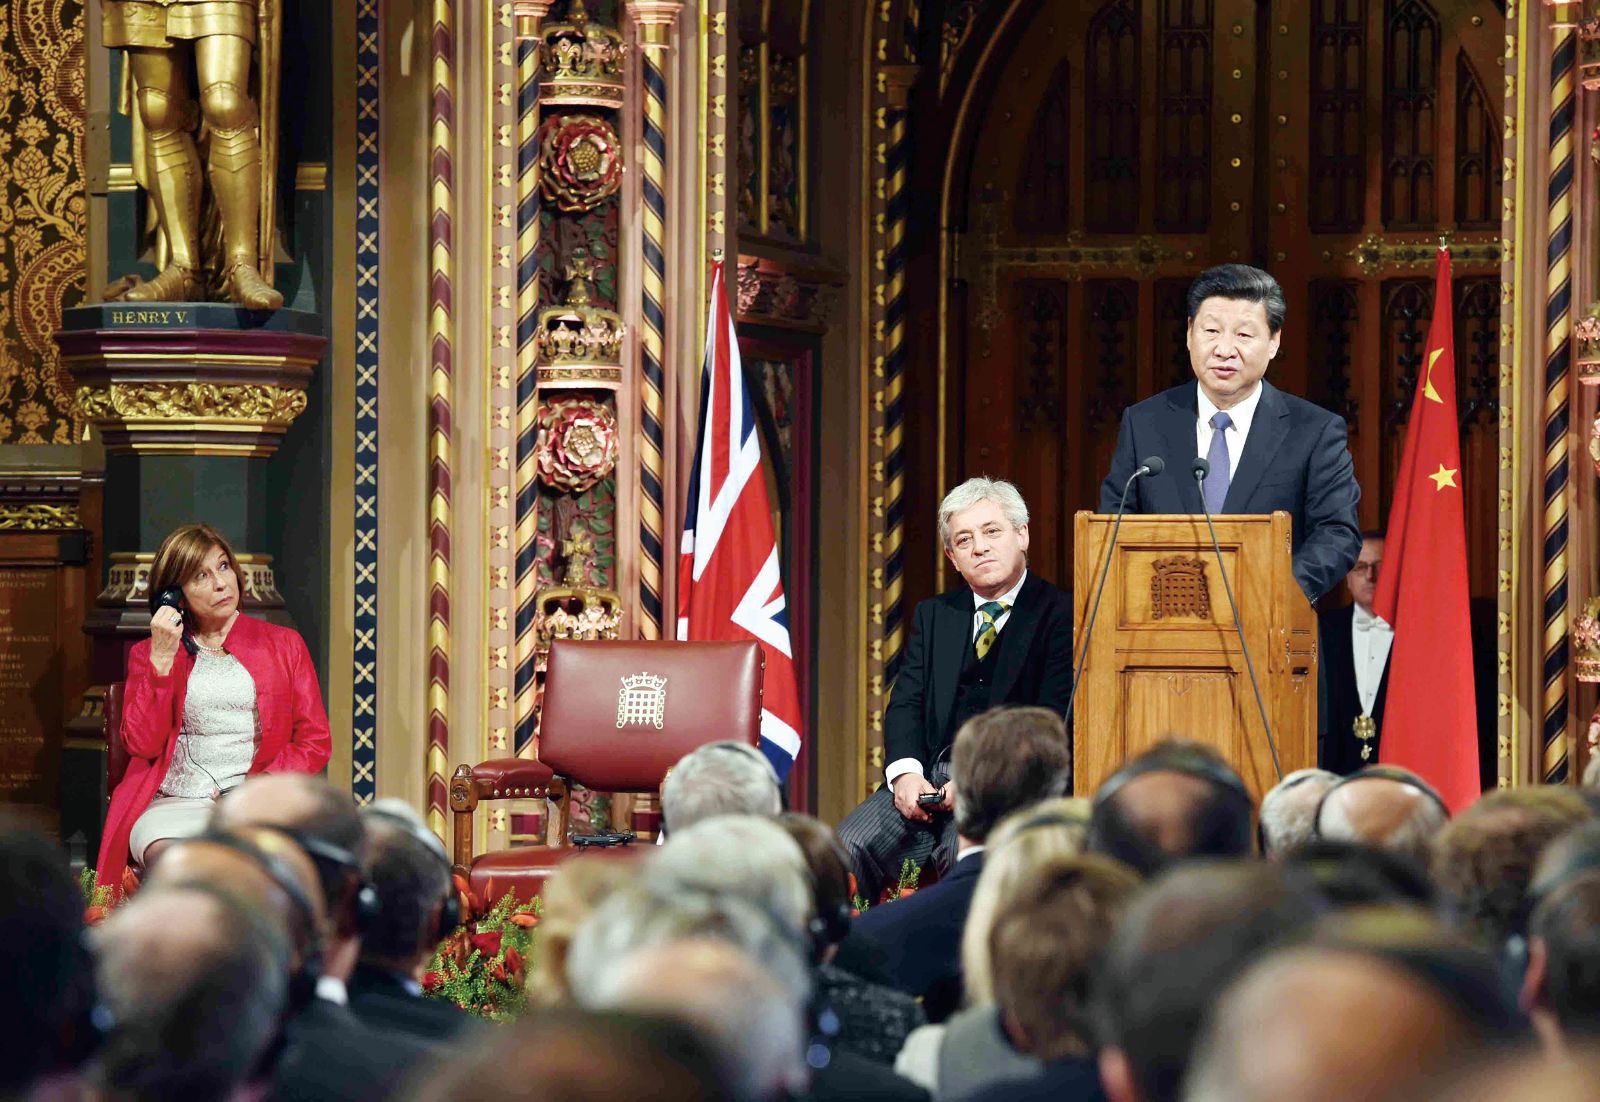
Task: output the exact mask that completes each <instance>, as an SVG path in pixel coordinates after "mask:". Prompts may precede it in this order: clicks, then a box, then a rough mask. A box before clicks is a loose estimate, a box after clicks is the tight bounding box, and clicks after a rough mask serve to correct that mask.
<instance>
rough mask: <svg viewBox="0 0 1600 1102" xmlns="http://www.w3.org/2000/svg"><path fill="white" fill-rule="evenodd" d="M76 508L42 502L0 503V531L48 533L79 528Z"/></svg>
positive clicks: (74, 506) (72, 505)
mask: <svg viewBox="0 0 1600 1102" xmlns="http://www.w3.org/2000/svg"><path fill="white" fill-rule="evenodd" d="M79 527H82V525H81V524H80V523H79V519H78V506H77V505H76V504H71V505H55V504H51V503H49V502H43V501H7V502H0V531H12V532H16V531H25V532H37V531H48V530H50V529H55V528H79Z"/></svg>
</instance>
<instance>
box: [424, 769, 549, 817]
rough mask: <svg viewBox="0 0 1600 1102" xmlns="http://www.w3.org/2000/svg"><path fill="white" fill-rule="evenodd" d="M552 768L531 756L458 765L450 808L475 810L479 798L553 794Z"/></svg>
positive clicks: (532, 797) (529, 797)
mask: <svg viewBox="0 0 1600 1102" xmlns="http://www.w3.org/2000/svg"><path fill="white" fill-rule="evenodd" d="M554 779H555V773H553V772H552V771H551V769H550V767H549V766H548V765H546V764H544V762H542V761H533V760H531V759H529V758H494V759H491V760H490V761H480V762H479V763H478V764H477V765H462V766H457V767H456V771H455V775H454V776H453V777H451V778H450V807H451V808H452V809H453V810H455V811H471V810H472V809H473V808H475V807H477V806H478V801H479V800H509V799H536V798H538V797H540V796H548V795H550V783H551V781H553V780H554Z"/></svg>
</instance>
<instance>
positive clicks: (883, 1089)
mask: <svg viewBox="0 0 1600 1102" xmlns="http://www.w3.org/2000/svg"><path fill="white" fill-rule="evenodd" d="M641 1097H643V1095H641ZM800 1097H801V1100H802V1102H928V1092H927V1091H925V1090H923V1089H922V1088H921V1087H919V1086H917V1085H916V1084H915V1083H913V1082H912V1081H911V1080H909V1079H906V1078H904V1077H902V1076H900V1075H896V1074H895V1072H894V1070H893V1069H892V1068H886V1067H884V1066H883V1065H882V1064H875V1063H873V1062H872V1061H871V1060H868V1059H867V1058H866V1057H864V1056H859V1055H857V1054H856V1053H854V1052H841V1051H840V1050H838V1049H837V1048H836V1049H834V1051H833V1056H832V1058H831V1059H830V1060H829V1061H828V1066H827V1067H825V1068H823V1069H822V1070H821V1071H819V1072H817V1073H816V1074H814V1075H813V1076H812V1077H811V1089H810V1090H809V1091H807V1092H806V1093H805V1094H802V1095H801V1096H800Z"/></svg>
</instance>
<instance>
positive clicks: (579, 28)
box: [539, 0, 628, 109]
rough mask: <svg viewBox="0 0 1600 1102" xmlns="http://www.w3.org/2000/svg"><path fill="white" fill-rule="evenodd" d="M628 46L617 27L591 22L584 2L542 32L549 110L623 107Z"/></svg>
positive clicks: (542, 93)
mask: <svg viewBox="0 0 1600 1102" xmlns="http://www.w3.org/2000/svg"><path fill="white" fill-rule="evenodd" d="M627 52H628V48H627V45H626V44H625V43H624V42H623V40H622V35H621V34H619V33H618V32H617V30H616V28H614V27H608V26H605V25H604V24H601V23H593V22H590V20H589V12H588V10H587V9H586V8H585V7H584V3H583V0H572V4H571V6H570V7H569V8H568V9H567V17H566V19H564V20H562V21H561V22H559V23H549V24H547V25H545V27H544V28H542V29H541V30H540V32H539V102H540V103H541V104H542V105H544V106H547V107H605V108H613V109H615V108H619V107H621V106H622V104H623V99H624V97H623V80H622V64H623V59H624V57H626V55H627Z"/></svg>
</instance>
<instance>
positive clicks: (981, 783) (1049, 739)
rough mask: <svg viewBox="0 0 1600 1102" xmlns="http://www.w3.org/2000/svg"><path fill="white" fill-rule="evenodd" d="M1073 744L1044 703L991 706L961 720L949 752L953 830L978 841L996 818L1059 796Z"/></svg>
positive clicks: (1070, 758)
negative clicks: (1006, 706) (953, 799)
mask: <svg viewBox="0 0 1600 1102" xmlns="http://www.w3.org/2000/svg"><path fill="white" fill-rule="evenodd" d="M1071 768H1072V748H1071V745H1070V743H1069V742H1068V740H1067V728H1066V725H1065V724H1064V723H1062V721H1061V717H1060V716H1059V715H1057V714H1056V713H1055V712H1054V711H1052V710H1051V709H1049V708H991V709H989V710H988V711H987V712H984V713H983V714H982V715H977V716H974V717H972V718H971V719H969V720H967V722H965V723H963V724H962V725H961V729H960V730H959V731H957V732H956V740H955V746H954V748H953V749H952V750H951V752H950V779H951V780H952V781H954V782H955V820H956V833H957V834H958V835H960V836H961V837H962V838H963V839H965V840H966V841H968V842H971V843H973V844H974V845H982V844H983V843H984V842H986V841H987V840H988V838H989V832H990V831H991V830H993V829H994V827H995V825H996V824H997V823H999V822H1000V820H1001V819H1003V818H1005V817H1006V816H1007V815H1009V814H1011V813H1012V812H1013V811H1017V810H1019V809H1021V808H1024V807H1027V806H1029V805H1030V804H1035V803H1038V802H1039V801H1040V800H1043V799H1046V798H1047V797H1050V796H1059V795H1061V793H1062V790H1063V789H1064V788H1065V787H1066V785H1067V784H1068V783H1070V780H1071V778H1070V776H1069V772H1070V770H1071Z"/></svg>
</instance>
